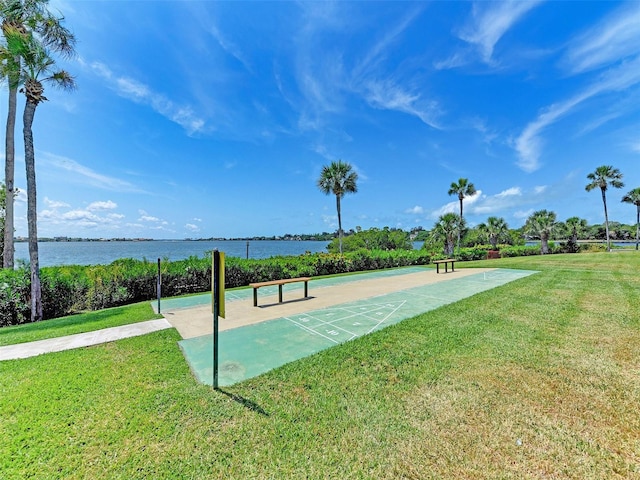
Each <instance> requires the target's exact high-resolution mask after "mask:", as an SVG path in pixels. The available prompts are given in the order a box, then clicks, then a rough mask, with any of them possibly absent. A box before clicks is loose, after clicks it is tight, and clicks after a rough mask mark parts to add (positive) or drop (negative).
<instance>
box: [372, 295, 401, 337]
mask: <svg viewBox="0 0 640 480" xmlns="http://www.w3.org/2000/svg"><path fill="white" fill-rule="evenodd" d="M405 303H407V301H406V300H404V301H403V302H401V303H400V305H398V306H397V307H396V308H394V309H393V310H392V311H391V312H389V314H388V315H387V316H386V317H385V318H383V319H382V320H381V321H380V322H378V324H377V325H376V326H375V327H373V328H372V329H370V330H369V331H368V332H367V333H366V334H365V335H368V334H370V333H371V332H373V331H374V330H375V329H376V328H378V327H379V326H380V325H382V324H383V323H384V322H386V321H387V320H388V319H389V317H390V316H391V315H392V314H394V313H396V312H397V311H398V310H399V309H400V307H402V306H403V305H404V304H405Z"/></svg>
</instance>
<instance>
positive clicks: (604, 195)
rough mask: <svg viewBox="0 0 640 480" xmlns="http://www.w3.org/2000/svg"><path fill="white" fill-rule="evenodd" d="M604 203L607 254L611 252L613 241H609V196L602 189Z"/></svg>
mask: <svg viewBox="0 0 640 480" xmlns="http://www.w3.org/2000/svg"><path fill="white" fill-rule="evenodd" d="M602 203H604V228H605V231H606V234H607V252H610V251H611V240H609V215H608V214H607V195H606V194H605V190H604V188H603V189H602Z"/></svg>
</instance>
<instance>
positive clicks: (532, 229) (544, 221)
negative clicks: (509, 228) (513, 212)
mask: <svg viewBox="0 0 640 480" xmlns="http://www.w3.org/2000/svg"><path fill="white" fill-rule="evenodd" d="M524 228H525V232H526V233H527V235H530V236H531V237H533V238H539V239H540V252H541V253H542V254H543V255H545V254H547V253H549V239H550V238H551V236H552V235H554V234H555V233H556V229H557V228H558V223H557V222H556V214H555V212H549V211H547V210H538V211H537V212H533V213H532V214H531V216H529V218H527V222H526V223H525V225H524Z"/></svg>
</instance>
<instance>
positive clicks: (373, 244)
mask: <svg viewBox="0 0 640 480" xmlns="http://www.w3.org/2000/svg"><path fill="white" fill-rule="evenodd" d="M327 249H328V250H329V251H330V252H337V251H339V244H338V242H337V239H334V240H333V241H332V242H331V243H330V244H329V245H328V246H327ZM342 249H343V251H344V252H354V251H356V250H360V249H367V250H413V244H412V243H411V239H410V237H409V234H408V233H407V232H405V231H403V230H400V229H395V228H389V227H384V228H383V229H379V228H370V229H369V230H362V229H358V228H356V231H355V232H353V233H352V234H350V235H348V236H345V237H344V239H343V245H342Z"/></svg>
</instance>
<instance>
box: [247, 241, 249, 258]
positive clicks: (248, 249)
mask: <svg viewBox="0 0 640 480" xmlns="http://www.w3.org/2000/svg"><path fill="white" fill-rule="evenodd" d="M247 260H249V240H247Z"/></svg>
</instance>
